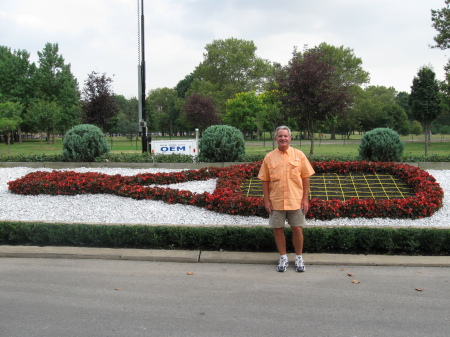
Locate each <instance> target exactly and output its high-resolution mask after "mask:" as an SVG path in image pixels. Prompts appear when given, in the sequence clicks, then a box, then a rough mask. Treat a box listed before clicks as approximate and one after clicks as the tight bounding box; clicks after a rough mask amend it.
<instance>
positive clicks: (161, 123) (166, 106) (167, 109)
mask: <svg viewBox="0 0 450 337" xmlns="http://www.w3.org/2000/svg"><path fill="white" fill-rule="evenodd" d="M179 100H180V98H178V93H177V91H176V90H175V89H171V88H157V89H153V90H150V93H149V95H148V96H147V98H146V101H147V111H148V116H147V123H148V126H149V128H150V130H152V131H161V132H164V133H165V132H167V133H168V134H169V136H170V137H172V136H173V133H174V126H175V125H176V123H177V120H178V118H179V117H180V106H179Z"/></svg>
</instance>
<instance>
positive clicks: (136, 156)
mask: <svg viewBox="0 0 450 337" xmlns="http://www.w3.org/2000/svg"><path fill="white" fill-rule="evenodd" d="M264 156H265V153H259V154H251V155H245V156H244V158H243V160H242V161H243V162H249V163H252V162H256V161H259V160H262V159H263V158H264ZM308 158H309V160H311V161H330V160H335V161H355V160H359V159H358V157H357V156H349V155H346V156H336V155H333V156H325V155H324V156H321V155H315V156H309V157H308ZM401 161H402V162H405V163H414V162H443V163H444V162H450V155H447V156H444V155H429V156H416V155H414V156H413V155H405V156H403V158H402V160H401ZM0 162H64V159H63V156H62V155H60V154H54V155H45V154H39V155H23V154H19V155H14V156H0ZM95 162H110V163H195V162H197V157H192V156H190V155H185V154H175V153H173V154H170V155H167V154H149V153H107V154H104V155H102V156H100V157H97V158H95Z"/></svg>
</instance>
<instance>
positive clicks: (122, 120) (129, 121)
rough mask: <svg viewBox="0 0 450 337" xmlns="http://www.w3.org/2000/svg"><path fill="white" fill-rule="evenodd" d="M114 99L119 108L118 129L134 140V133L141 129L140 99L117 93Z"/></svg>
mask: <svg viewBox="0 0 450 337" xmlns="http://www.w3.org/2000/svg"><path fill="white" fill-rule="evenodd" d="M114 99H115V100H116V102H117V107H118V109H119V113H118V115H117V116H118V123H117V129H118V131H119V133H122V134H126V135H128V138H129V139H130V141H131V142H132V141H133V135H137V133H138V131H139V123H138V118H139V117H138V100H137V98H136V97H132V98H130V99H126V98H125V97H124V96H123V95H116V96H114Z"/></svg>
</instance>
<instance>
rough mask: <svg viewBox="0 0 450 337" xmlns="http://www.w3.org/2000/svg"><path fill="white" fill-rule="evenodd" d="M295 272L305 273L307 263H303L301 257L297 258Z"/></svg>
mask: <svg viewBox="0 0 450 337" xmlns="http://www.w3.org/2000/svg"><path fill="white" fill-rule="evenodd" d="M295 271H296V272H298V273H301V272H304V271H305V261H303V258H302V257H301V256H296V257H295Z"/></svg>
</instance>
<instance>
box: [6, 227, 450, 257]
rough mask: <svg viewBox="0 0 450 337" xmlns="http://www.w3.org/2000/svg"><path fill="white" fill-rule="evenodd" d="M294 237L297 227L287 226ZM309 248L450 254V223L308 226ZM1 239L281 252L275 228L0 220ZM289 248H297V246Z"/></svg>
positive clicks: (43, 243) (25, 242)
mask: <svg viewBox="0 0 450 337" xmlns="http://www.w3.org/2000/svg"><path fill="white" fill-rule="evenodd" d="M285 232H286V237H287V241H288V243H290V242H291V231H290V229H289V228H286V230H285ZM304 236H305V247H304V251H305V252H306V253H341V254H342V253H343V254H410V255H450V229H430V228H427V229H421V228H373V227H306V228H304ZM0 244H1V245H32V246H78V247H108V248H139V249H186V250H197V249H199V250H209V251H218V250H225V251H247V252H275V251H276V248H275V244H274V240H273V234H272V230H271V229H270V228H268V227H266V226H255V227H236V226H221V227H219V226H218V227H186V226H143V225H139V226H138V225H85V224H46V223H26V222H0ZM289 249H290V250H291V251H292V250H293V247H292V246H290V247H289Z"/></svg>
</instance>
